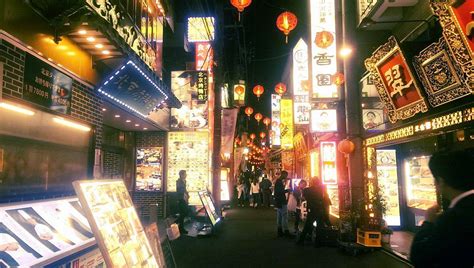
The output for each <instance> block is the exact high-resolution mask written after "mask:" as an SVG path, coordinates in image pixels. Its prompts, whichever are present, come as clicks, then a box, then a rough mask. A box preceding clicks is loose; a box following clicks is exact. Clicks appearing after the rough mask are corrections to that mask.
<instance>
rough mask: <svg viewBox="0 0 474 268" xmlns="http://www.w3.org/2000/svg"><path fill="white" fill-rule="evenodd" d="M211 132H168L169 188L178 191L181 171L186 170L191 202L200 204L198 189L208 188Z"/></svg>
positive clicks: (171, 190) (170, 190)
mask: <svg viewBox="0 0 474 268" xmlns="http://www.w3.org/2000/svg"><path fill="white" fill-rule="evenodd" d="M208 136H209V134H208V133H207V132H204V131H192V132H169V133H168V173H167V190H168V192H176V180H177V179H178V178H179V171H180V170H186V173H187V175H188V176H187V180H186V182H187V190H188V192H189V193H190V199H189V203H190V204H191V205H200V204H201V201H200V200H199V196H198V195H197V192H198V191H204V190H206V189H207V188H208V186H209V185H208V179H209V140H208V139H209V137H208Z"/></svg>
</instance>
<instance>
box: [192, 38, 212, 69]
mask: <svg viewBox="0 0 474 268" xmlns="http://www.w3.org/2000/svg"><path fill="white" fill-rule="evenodd" d="M213 57H214V50H213V49H212V47H211V43H196V70H197V71H207V70H209V69H211V68H212V60H213Z"/></svg>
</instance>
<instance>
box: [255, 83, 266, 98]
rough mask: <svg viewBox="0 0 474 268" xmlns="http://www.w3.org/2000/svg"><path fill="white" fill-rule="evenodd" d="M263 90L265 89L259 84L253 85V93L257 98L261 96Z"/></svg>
mask: <svg viewBox="0 0 474 268" xmlns="http://www.w3.org/2000/svg"><path fill="white" fill-rule="evenodd" d="M264 91H265V89H264V88H263V86H261V85H256V86H254V87H253V94H255V96H257V98H260V96H262V94H263V92H264Z"/></svg>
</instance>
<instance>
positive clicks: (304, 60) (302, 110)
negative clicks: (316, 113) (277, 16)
mask: <svg viewBox="0 0 474 268" xmlns="http://www.w3.org/2000/svg"><path fill="white" fill-rule="evenodd" d="M308 72H309V71H308V46H307V45H306V43H305V42H304V40H303V39H300V40H299V41H298V43H296V46H295V48H293V101H294V106H295V107H294V116H295V124H302V125H307V124H309V112H310V110H311V105H310V104H309V86H308V84H309V83H308V74H309V73H308Z"/></svg>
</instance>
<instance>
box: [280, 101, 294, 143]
mask: <svg viewBox="0 0 474 268" xmlns="http://www.w3.org/2000/svg"><path fill="white" fill-rule="evenodd" d="M280 108H281V111H280V120H281V123H280V127H281V130H280V135H281V147H282V148H284V149H291V148H293V136H294V131H293V100H290V99H282V100H281V101H280Z"/></svg>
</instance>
